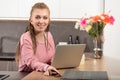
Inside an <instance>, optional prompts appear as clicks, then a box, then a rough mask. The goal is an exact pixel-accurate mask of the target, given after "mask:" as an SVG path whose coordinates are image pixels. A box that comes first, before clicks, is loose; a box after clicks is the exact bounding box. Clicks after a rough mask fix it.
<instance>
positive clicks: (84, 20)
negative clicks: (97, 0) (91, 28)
mask: <svg viewBox="0 0 120 80" xmlns="http://www.w3.org/2000/svg"><path fill="white" fill-rule="evenodd" d="M80 26H83V27H85V26H87V19H86V18H82V19H81V21H80Z"/></svg>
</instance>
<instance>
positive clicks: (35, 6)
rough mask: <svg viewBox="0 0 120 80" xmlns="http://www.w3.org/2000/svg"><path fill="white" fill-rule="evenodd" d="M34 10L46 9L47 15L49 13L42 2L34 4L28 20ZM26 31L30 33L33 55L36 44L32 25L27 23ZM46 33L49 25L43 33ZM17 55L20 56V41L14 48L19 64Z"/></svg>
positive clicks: (17, 60)
mask: <svg viewBox="0 0 120 80" xmlns="http://www.w3.org/2000/svg"><path fill="white" fill-rule="evenodd" d="M34 9H47V10H48V11H49V13H50V10H49V8H48V6H47V5H46V4H44V3H42V2H39V3H36V4H35V5H34V6H33V7H32V9H31V12H30V18H31V16H32V12H33V10H34ZM29 20H30V19H29ZM27 31H29V32H30V36H31V40H32V43H33V51H34V54H35V53H36V47H37V43H36V37H35V31H34V27H33V25H32V24H31V23H29V25H28V26H27V28H26V31H25V32H27ZM48 31H49V25H48V26H47V28H46V30H45V32H48ZM47 41H48V40H47ZM19 55H20V41H19V42H18V44H17V48H16V62H19V58H20V56H19Z"/></svg>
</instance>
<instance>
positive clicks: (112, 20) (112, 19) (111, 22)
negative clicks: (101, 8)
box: [110, 16, 115, 25]
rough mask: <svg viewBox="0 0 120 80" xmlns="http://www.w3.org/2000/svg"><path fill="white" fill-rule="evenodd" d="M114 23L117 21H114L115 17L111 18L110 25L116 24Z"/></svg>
mask: <svg viewBox="0 0 120 80" xmlns="http://www.w3.org/2000/svg"><path fill="white" fill-rule="evenodd" d="M114 21H115V19H114V17H113V16H110V24H112V25H113V24H114Z"/></svg>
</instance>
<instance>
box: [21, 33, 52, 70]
mask: <svg viewBox="0 0 120 80" xmlns="http://www.w3.org/2000/svg"><path fill="white" fill-rule="evenodd" d="M51 42H52V43H51V44H52V46H54V42H53V40H52V41H51ZM39 44H41V43H38V44H37V45H38V47H37V50H36V54H34V53H33V47H32V46H33V44H32V41H31V39H30V36H28V33H27V34H26V35H24V36H22V37H21V56H20V57H21V59H20V66H19V71H22V70H24V71H30V70H36V71H45V69H46V68H47V67H48V66H49V65H48V64H47V63H48V62H50V60H51V58H52V57H53V54H54V47H53V48H52V49H51V50H50V51H48V53H47V52H46V49H45V47H43V45H39Z"/></svg>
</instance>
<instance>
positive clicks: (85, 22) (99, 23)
mask: <svg viewBox="0 0 120 80" xmlns="http://www.w3.org/2000/svg"><path fill="white" fill-rule="evenodd" d="M114 21H115V19H114V17H113V16H110V15H108V14H100V15H96V16H91V17H88V18H86V17H83V18H81V19H80V20H78V21H77V22H76V24H75V28H76V29H78V28H79V29H80V30H85V31H86V32H87V33H88V34H89V36H90V37H92V38H93V40H94V42H95V45H94V46H95V57H96V58H100V56H98V47H97V43H98V39H100V37H101V36H103V29H104V27H105V25H106V24H111V25H113V24H114Z"/></svg>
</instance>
